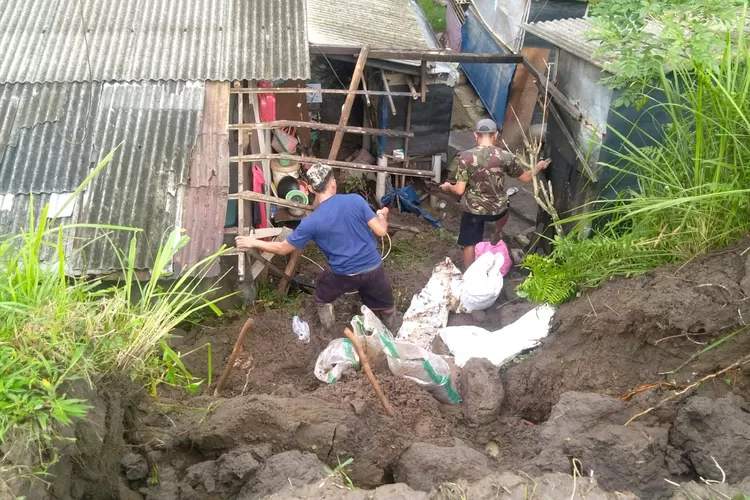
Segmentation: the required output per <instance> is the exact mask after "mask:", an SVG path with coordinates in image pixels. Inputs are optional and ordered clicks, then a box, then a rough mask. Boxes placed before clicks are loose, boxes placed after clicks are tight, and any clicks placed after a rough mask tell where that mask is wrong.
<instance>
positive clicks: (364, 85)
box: [362, 75, 392, 106]
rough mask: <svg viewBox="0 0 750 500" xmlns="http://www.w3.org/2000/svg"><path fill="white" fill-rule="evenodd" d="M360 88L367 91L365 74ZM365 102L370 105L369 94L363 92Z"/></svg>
mask: <svg viewBox="0 0 750 500" xmlns="http://www.w3.org/2000/svg"><path fill="white" fill-rule="evenodd" d="M362 90H364V91H365V92H367V75H365V76H364V77H363V78H362ZM391 99H392V98H391ZM365 102H366V103H367V105H368V106H372V103H371V102H370V94H365Z"/></svg>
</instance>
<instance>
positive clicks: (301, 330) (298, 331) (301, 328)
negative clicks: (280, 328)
mask: <svg viewBox="0 0 750 500" xmlns="http://www.w3.org/2000/svg"><path fill="white" fill-rule="evenodd" d="M292 330H293V331H294V334H295V335H296V336H297V339H298V340H299V341H300V342H304V343H305V344H307V343H309V342H310V325H308V324H307V321H302V318H300V317H299V316H295V317H293V318H292Z"/></svg>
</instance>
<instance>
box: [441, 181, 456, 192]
mask: <svg viewBox="0 0 750 500" xmlns="http://www.w3.org/2000/svg"><path fill="white" fill-rule="evenodd" d="M440 189H442V190H443V191H452V190H453V184H451V183H450V182H444V183H442V184H440Z"/></svg>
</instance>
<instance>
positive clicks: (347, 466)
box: [323, 458, 357, 490]
mask: <svg viewBox="0 0 750 500" xmlns="http://www.w3.org/2000/svg"><path fill="white" fill-rule="evenodd" d="M336 460H338V465H337V466H336V467H335V468H333V469H331V468H330V467H328V466H325V467H324V468H323V471H324V472H325V473H326V475H327V476H328V478H329V479H333V480H340V481H342V482H343V483H344V486H346V487H347V488H349V489H350V490H356V489H357V487H356V486H354V483H353V482H352V480H351V478H350V477H349V475H350V474H351V473H352V468H351V465H352V464H353V463H354V459H353V458H349V459H347V460H346V461H344V462H342V461H341V459H340V458H336Z"/></svg>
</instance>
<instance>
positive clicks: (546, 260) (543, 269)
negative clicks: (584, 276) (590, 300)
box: [516, 254, 576, 305]
mask: <svg viewBox="0 0 750 500" xmlns="http://www.w3.org/2000/svg"><path fill="white" fill-rule="evenodd" d="M521 267H523V268H524V269H528V270H529V271H531V274H530V275H529V277H528V278H527V279H526V280H524V281H523V283H521V284H520V285H518V287H517V288H516V292H517V293H518V296H519V297H524V298H528V299H530V300H532V301H534V302H544V303H548V304H552V305H557V304H560V303H562V302H565V301H566V300H568V299H570V298H571V297H573V296H574V295H575V293H576V284H575V282H574V281H572V280H571V279H570V278H569V277H568V273H567V271H566V269H565V268H564V265H561V264H559V263H558V262H556V261H555V260H554V259H552V258H550V257H542V256H540V255H537V254H529V255H528V256H527V257H526V259H525V260H524V262H523V264H522V265H521Z"/></svg>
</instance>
